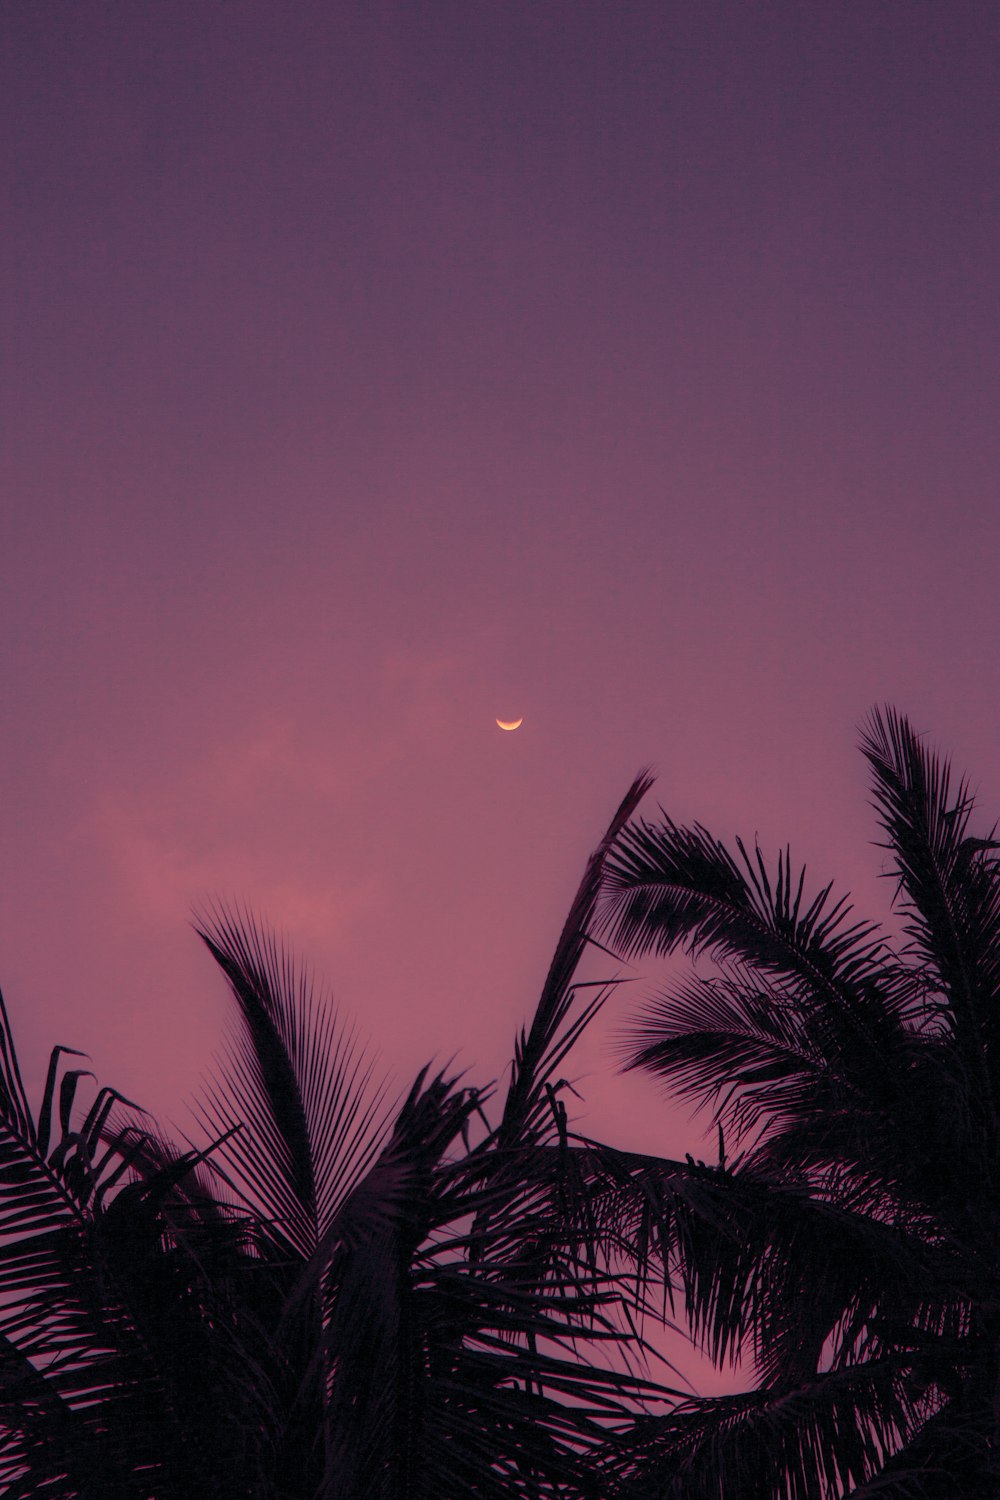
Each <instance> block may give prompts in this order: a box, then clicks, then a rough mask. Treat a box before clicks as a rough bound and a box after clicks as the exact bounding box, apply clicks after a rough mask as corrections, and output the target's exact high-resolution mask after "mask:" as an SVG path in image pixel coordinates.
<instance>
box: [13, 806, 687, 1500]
mask: <svg viewBox="0 0 1000 1500" xmlns="http://www.w3.org/2000/svg"><path fill="white" fill-rule="evenodd" d="M646 786H647V782H646V781H644V780H642V779H640V780H639V781H638V782H637V783H636V784H635V786H633V788H632V790H631V791H630V793H629V795H628V796H627V797H626V799H625V801H624V803H623V804H622V807H621V808H620V809H619V811H618V814H617V815H616V817H615V819H614V820H613V822H612V825H611V827H610V829H609V831H608V834H607V835H606V837H605V840H604V842H603V843H602V845H601V847H600V848H599V849H598V851H597V853H596V854H595V855H594V856H593V857H592V859H591V861H590V864H589V865H588V868H587V871H586V874H585V876H584V880H583V883H582V885H581V888H580V891H579V892H578V894H577V897H576V900H575V902H574V904H573V907H572V910H571V912H570V915H569V917H568V919H567V922H566V926H565V929H564V931H563V934H562V936H561V938H560V941H559V943H558V945H557V949H556V953H555V956H554V959H553V962H552V965H551V969H550V972H549V975H548V978H547V980H546V983H545V986H544V988H543V991H542V995H541V999H540V1001H539V1005H538V1008H537V1011H536V1013H535V1016H534V1019H533V1022H532V1024H531V1026H530V1027H529V1028H528V1029H527V1030H526V1031H525V1032H523V1033H522V1034H521V1036H520V1038H519V1039H518V1042H517V1047H516V1050H515V1057H514V1062H513V1065H512V1069H511V1077H510V1082H509V1086H508V1088H507V1090H506V1094H505V1098H504V1103H503V1107H502V1110H501V1112H500V1116H499V1119H498V1120H497V1122H496V1123H495V1124H491V1123H490V1120H489V1118H488V1109H489V1101H490V1090H489V1089H477V1088H475V1087H472V1086H470V1085H468V1084H465V1083H463V1082H462V1081H461V1080H460V1079H457V1078H453V1077H448V1076H446V1075H445V1074H443V1073H438V1074H436V1075H432V1074H431V1073H430V1072H429V1071H428V1070H426V1069H425V1070H424V1071H423V1072H422V1073H421V1074H420V1075H419V1076H418V1078H417V1079H416V1081H415V1083H414V1084H413V1087H412V1089H411V1090H410V1091H409V1093H408V1094H407V1095H406V1097H405V1099H403V1101H402V1103H401V1105H400V1106H398V1107H396V1108H395V1109H392V1108H390V1106H389V1103H388V1100H387V1096H386V1093H385V1090H384V1087H382V1086H380V1085H379V1084H378V1082H377V1080H376V1079H375V1078H374V1076H373V1073H372V1069H371V1067H370V1066H369V1065H368V1064H367V1063H366V1062H365V1061H364V1058H363V1056H362V1055H361V1053H360V1052H359V1050H358V1049H357V1048H356V1046H355V1045H354V1044H353V1042H352V1040H351V1038H350V1036H349V1034H346V1033H345V1032H344V1031H343V1029H342V1028H341V1027H340V1026H339V1024H338V1023H337V1021H336V1018H335V1017H334V1016H333V1015H332V1014H331V1013H330V1012H329V1011H328V1010H327V1009H326V1008H325V1007H324V1005H323V1003H322V999H321V997H319V996H318V995H317V994H316V993H315V991H314V989H313V988H312V986H311V984H310V982H309V980H308V978H307V976H305V975H304V973H303V972H302V971H301V970H300V969H299V968H298V967H297V966H296V965H295V963H294V962H293V961H292V960H291V959H290V958H289V956H288V955H287V954H286V953H285V951H284V950H283V949H282V947H281V946H280V945H279V944H278V943H277V942H276V941H275V940H274V939H273V937H271V936H269V934H268V933H267V932H266V930H264V929H263V928H261V927H260V926H259V924H257V923H256V922H255V921H254V920H253V919H252V918H250V917H249V916H247V915H246V914H245V913H243V914H241V913H236V914H228V913H226V912H224V911H223V912H218V913H215V914H213V915H212V916H210V917H209V918H207V919H205V920H204V921H201V922H200V924H199V929H198V930H199V931H200V934H201V937H202V939H203V940H204V942H205V944H206V945H207V948H208V950H209V952H210V953H211V955H212V957H213V958H214V960H215V961H216V963H217V964H218V965H219V967H220V969H221V970H222V972H223V974H224V975H225V978H226V980H227V981H228V984H229V987H230V990H231V993H232V997H233V1000H234V1002H235V1010H234V1014H235V1024H234V1031H233V1036H232V1041H231V1045H230V1048H229V1051H228V1053H227V1055H226V1057H225V1059H224V1062H223V1064H222V1067H221V1071H220V1072H219V1073H218V1075H217V1076H216V1078H215V1079H214V1080H213V1081H212V1082H211V1084H210V1085H209V1086H208V1088H207V1091H206V1094H205V1097H204V1099H203V1101H202V1104H201V1110H200V1113H201V1120H202V1124H203V1126H204V1127H205V1128H206V1133H207V1138H208V1140H209V1144H208V1145H207V1146H206V1147H205V1148H204V1149H200V1150H199V1149H195V1148H194V1147H192V1146H190V1145H188V1144H184V1145H183V1146H181V1147H179V1146H177V1145H175V1144H173V1143H171V1142H169V1141H167V1140H166V1139H165V1138H164V1137H163V1136H162V1135H161V1134H160V1133H159V1132H158V1130H157V1129H156V1127H155V1125H154V1124H153V1122H152V1121H151V1120H150V1119H149V1117H148V1116H145V1115H144V1114H143V1113H142V1112H141V1111H139V1110H137V1109H136V1107H135V1106H132V1105H130V1104H129V1103H128V1101H125V1100H123V1099H121V1097H120V1096H119V1095H117V1094H116V1093H115V1092H114V1091H113V1090H111V1089H102V1090H100V1091H99V1092H97V1094H96V1097H95V1098H94V1099H93V1101H92V1103H90V1105H89V1107H85V1106H83V1105H81V1104H80V1103H79V1099H80V1098H81V1097H82V1094H83V1092H84V1090H85V1087H86V1086H85V1085H84V1079H85V1077H86V1076H87V1075H86V1071H85V1070H84V1069H82V1068H80V1067H77V1066H76V1065H75V1062H74V1061H73V1060H72V1059H71V1058H69V1057H68V1056H67V1051H66V1049H63V1048H56V1050H55V1052H54V1053H53V1056H52V1063H51V1066H50V1069H49V1074H48V1079H47V1082H46V1085H45V1089H44V1094H43V1098H42V1101H41V1104H40V1107H39V1108H38V1110H37V1111H34V1110H33V1109H32V1108H31V1107H30V1106H29V1102H28V1099H27V1097H26V1094H25V1090H24V1087H23V1085H22V1081H21V1077H20V1074H19V1071H18V1065H17V1059H16V1053H15V1050H14V1043H13V1039H12V1036H11V1032H10V1027H9V1024H8V1021H7V1015H6V1011H4V1010H3V1009H2V1002H0V1490H2V1493H3V1494H4V1496H6V1497H9V1500H28V1497H39V1496H41V1497H52V1500H98V1497H100V1500H109V1497H111V1500H117V1497H121V1500H180V1497H184V1500H190V1497H201V1496H206V1497H208V1496H211V1497H212V1500H251V1497H252V1500H272V1497H273V1500H278V1497H281V1500H321V1497H331V1500H332V1497H336V1500H362V1497H364V1500H369V1497H372V1500H404V1497H405V1500H431V1497H434V1500H473V1497H475V1500H501V1497H503V1500H507V1497H512V1496H521V1497H524V1500H549V1497H551V1500H555V1497H557V1496H558V1497H562V1500H604V1497H605V1496H609V1495H611V1494H612V1493H613V1490H614V1487H615V1486H616V1485H617V1484H618V1482H619V1477H627V1475H628V1472H629V1471H628V1466H627V1465H626V1466H625V1467H624V1468H622V1467H621V1466H616V1465H613V1464H611V1463H610V1461H609V1455H610V1454H611V1453H612V1452H613V1451H614V1448H615V1444H616V1442H617V1440H618V1437H619V1436H620V1435H621V1434H623V1433H629V1432H631V1431H632V1429H633V1426H634V1420H635V1413H636V1410H637V1403H641V1402H642V1401H643V1399H644V1398H646V1397H652V1396H658V1395H661V1394H662V1393H661V1392H659V1391H658V1390H657V1388H655V1387H654V1386H653V1385H652V1384H650V1383H649V1382H648V1381H647V1380H645V1379H643V1378H642V1377H641V1376H640V1375H637V1374H635V1373H633V1372H632V1371H631V1370H630V1368H629V1367H628V1364H627V1361H626V1360H625V1356H626V1355H627V1353H628V1351H629V1349H633V1350H634V1349H636V1348H637V1338H636V1335H635V1332H634V1329H633V1327H632V1325H631V1324H630V1322H629V1321H628V1315H627V1310H626V1304H627V1303H628V1302H631V1304H632V1306H633V1307H635V1306H641V1304H642V1290H641V1287H638V1286H637V1284H636V1281H635V1278H634V1276H633V1277H632V1278H631V1280H630V1279H629V1275H628V1271H629V1265H628V1263H627V1258H626V1259H625V1260H622V1259H621V1254H622V1253H623V1252H627V1251H628V1250H629V1247H627V1246H625V1245H624V1242H623V1241H622V1239H621V1236H620V1235H618V1234H617V1233H610V1232H609V1231H608V1230H607V1228H606V1227H604V1225H603V1224H602V1223H601V1222H600V1220H599V1216H597V1215H594V1214H593V1213H591V1211H590V1207H589V1205H590V1203H591V1201H592V1199H595V1183H597V1182H598V1181H600V1180H603V1179H604V1178H605V1177H607V1174H608V1172H609V1171H611V1170H612V1169H611V1168H610V1167H609V1166H608V1165H607V1164H606V1163H605V1162H604V1161H603V1159H602V1158H601V1157H600V1155H599V1153H597V1152H595V1151H594V1150H593V1149H592V1148H591V1147H589V1146H588V1145H586V1144H581V1143H579V1142H578V1141H576V1140H575V1139H574V1138H572V1137H571V1134H570V1132H569V1130H568V1127H567V1122H566V1112H565V1109H564V1107H563V1103H562V1099H561V1097H560V1088H561V1085H560V1084H559V1083H557V1082H555V1081H554V1080H556V1078H557V1073H558V1069H559V1068H560V1067H561V1065H562V1062H563V1060H564V1058H565V1056H566V1053H567V1051H568V1049H569V1048H570V1046H571V1045H572V1043H573V1041H574V1040H575V1038H576V1037H577V1036H578V1035H579V1032H580V1031H581V1029H582V1028H583V1027H584V1026H585V1025H586V1024H587V1022H588V1020H589V1019H590V1017H591V1016H592V1015H593V1014H594V1013H595V1011H596V1010H597V1009H598V1008H599V1007H600V1005H601V1004H602V1003H603V1002H604V1000H605V999H606V998H607V995H608V993H609V992H610V990H609V986H607V985H597V986H588V985H587V984H585V983H584V982H583V981H581V980H579V979H578V977H577V968H578V963H579V960H580V958H581V956H582V954H583V952H584V949H585V947H586V945H587V941H588V940H587V936H586V933H587V929H588V926H589V925H590V923H591V922H592V920H593V914H594V908H595V903H596V900H597V896H598V891H599V888H600V883H601V877H602V871H603V867H604V862H605V860H606V858H607V854H608V851H609V849H610V847H611V845H612V843H613V841H614V838H615V837H616V835H617V834H618V833H620V831H621V829H622V828H623V826H624V824H625V822H626V821H627V819H628V817H629V816H630V815H631V813H632V812H633V811H634V809H635V807H636V806H637V804H638V801H639V799H640V798H641V796H642V795H643V793H644V791H645V789H646ZM77 1056H79V1054H73V1058H75V1057H77ZM619 1175H622V1174H621V1173H620V1174H619ZM623 1175H624V1176H626V1177H627V1175H628V1170H627V1168H626V1169H624V1173H623ZM608 1180H609V1181H610V1178H608ZM602 1346H607V1347H608V1348H609V1349H610V1350H611V1351H612V1353H613V1352H614V1351H616V1350H617V1351H618V1352H619V1357H618V1358H617V1359H616V1358H613V1357H612V1358H610V1359H608V1358H603V1357H601V1354H600V1351H601V1348H602ZM619 1471H620V1475H619Z"/></svg>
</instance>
